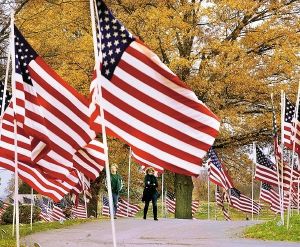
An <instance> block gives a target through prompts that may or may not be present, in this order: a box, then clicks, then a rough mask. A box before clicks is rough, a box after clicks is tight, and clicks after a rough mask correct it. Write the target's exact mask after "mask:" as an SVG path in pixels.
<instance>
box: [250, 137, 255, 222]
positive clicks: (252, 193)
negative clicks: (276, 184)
mask: <svg viewBox="0 0 300 247" xmlns="http://www.w3.org/2000/svg"><path fill="white" fill-rule="evenodd" d="M255 164H256V145H255V142H253V163H252V183H251V199H252V202H251V208H252V210H251V220H252V221H253V209H254V165H255Z"/></svg>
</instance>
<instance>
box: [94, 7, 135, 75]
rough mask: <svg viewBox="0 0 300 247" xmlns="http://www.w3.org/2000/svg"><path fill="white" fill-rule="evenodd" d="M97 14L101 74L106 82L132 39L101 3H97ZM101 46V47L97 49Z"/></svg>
mask: <svg viewBox="0 0 300 247" xmlns="http://www.w3.org/2000/svg"><path fill="white" fill-rule="evenodd" d="M97 9H98V14H99V22H100V24H99V26H100V32H99V30H98V32H97V33H98V34H100V35H99V37H100V38H101V42H99V41H100V38H99V37H98V49H99V50H100V53H102V68H101V74H102V75H103V76H105V77H106V78H107V79H108V80H109V79H110V78H111V77H112V75H113V72H114V70H115V68H116V66H117V65H118V63H119V61H120V59H121V56H122V54H123V52H124V51H125V49H126V48H127V47H128V46H129V45H130V43H131V42H132V41H134V38H133V37H132V34H131V33H130V32H128V31H127V30H126V28H125V27H124V26H123V25H122V24H121V23H120V22H119V21H118V20H117V19H116V18H115V17H114V16H113V15H112V13H111V12H110V11H109V9H108V8H107V7H106V5H105V4H104V3H103V2H102V1H97ZM100 44H101V47H99V46H100Z"/></svg>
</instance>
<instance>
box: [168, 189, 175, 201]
mask: <svg viewBox="0 0 300 247" xmlns="http://www.w3.org/2000/svg"><path fill="white" fill-rule="evenodd" d="M167 197H168V198H169V199H170V200H172V201H174V200H175V193H173V192H170V191H167Z"/></svg>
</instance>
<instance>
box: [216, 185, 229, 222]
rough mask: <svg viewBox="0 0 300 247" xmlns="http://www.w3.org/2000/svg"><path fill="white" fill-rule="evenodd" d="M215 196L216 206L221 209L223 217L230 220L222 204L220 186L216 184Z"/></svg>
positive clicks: (222, 198) (222, 196)
mask: <svg viewBox="0 0 300 247" xmlns="http://www.w3.org/2000/svg"><path fill="white" fill-rule="evenodd" d="M215 196H216V203H217V205H218V206H220V207H221V209H222V213H223V215H224V219H225V220H227V221H229V220H231V218H230V216H229V213H228V210H227V209H226V208H225V205H224V194H223V195H222V193H221V191H220V187H219V186H218V185H217V186H216V192H215Z"/></svg>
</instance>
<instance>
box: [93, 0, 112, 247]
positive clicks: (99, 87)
mask: <svg viewBox="0 0 300 247" xmlns="http://www.w3.org/2000/svg"><path fill="white" fill-rule="evenodd" d="M95 8H96V3H95V2H94V0H90V11H91V21H92V32H93V45H94V56H95V64H96V73H97V75H100V74H101V72H100V59H102V56H101V54H99V53H98V49H97V36H96V21H95V17H96V15H95ZM97 22H98V27H99V25H100V22H99V18H98V16H97ZM99 31H100V27H99ZM99 42H100V43H101V37H100V38H99ZM100 47H101V45H100ZM100 83H101V81H99V82H98V83H97V84H100ZM98 92H99V100H100V117H101V125H102V139H103V144H104V152H105V157H106V160H105V170H106V181H107V190H108V199H109V212H110V221H111V229H112V238H113V246H114V247H116V246H117V241H116V230H115V221H114V212H113V198H112V190H111V178H110V169H109V161H108V146H107V138H106V129H105V119H104V110H103V104H102V103H103V98H102V89H101V84H100V85H99V86H98Z"/></svg>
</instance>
